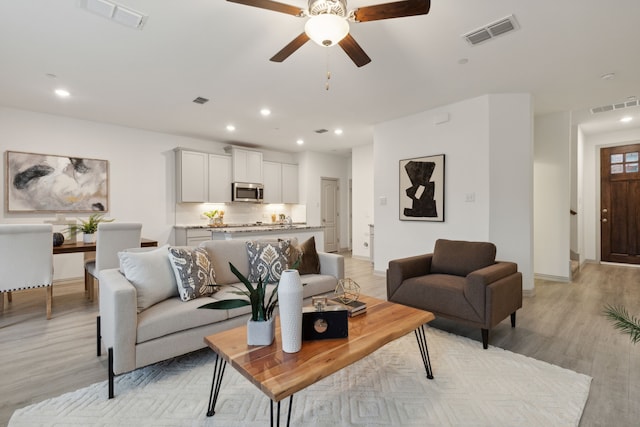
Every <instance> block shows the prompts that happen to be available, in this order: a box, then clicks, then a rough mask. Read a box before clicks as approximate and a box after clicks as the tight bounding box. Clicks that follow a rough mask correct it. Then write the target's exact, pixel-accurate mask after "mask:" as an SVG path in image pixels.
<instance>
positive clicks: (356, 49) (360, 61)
mask: <svg viewBox="0 0 640 427" xmlns="http://www.w3.org/2000/svg"><path fill="white" fill-rule="evenodd" d="M338 44H339V45H340V47H341V48H342V50H344V51H345V53H346V54H347V55H349V58H351V60H352V61H353V62H354V63H355V64H356V65H357V66H358V67H362V66H363V65H367V64H368V63H369V62H371V58H369V56H368V55H367V54H366V53H365V52H364V50H362V48H361V47H360V45H359V44H358V42H356V40H355V39H354V38H353V37H351V34H347V35H346V36H345V38H343V39H342V40H340V41H339V42H338Z"/></svg>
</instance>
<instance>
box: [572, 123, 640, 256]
mask: <svg viewBox="0 0 640 427" xmlns="http://www.w3.org/2000/svg"><path fill="white" fill-rule="evenodd" d="M639 142H640V128H634V129H628V130H624V131H620V132H611V133H606V134H598V135H585V136H584V162H583V169H584V170H583V176H584V181H583V186H584V189H583V201H584V210H583V211H584V215H583V216H584V220H583V221H584V224H583V232H584V258H585V260H591V261H600V148H602V147H611V146H616V145H626V144H637V143H639Z"/></svg>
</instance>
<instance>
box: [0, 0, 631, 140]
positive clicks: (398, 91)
mask: <svg viewBox="0 0 640 427" xmlns="http://www.w3.org/2000/svg"><path fill="white" fill-rule="evenodd" d="M283 2H284V3H288V4H292V5H296V6H298V7H302V8H304V7H306V3H305V2H304V1H303V0H283ZM381 2H384V0H379V1H376V0H351V1H350V2H349V4H348V6H349V9H353V8H355V7H358V6H364V5H370V4H375V3H381ZM80 3H81V2H80V1H79V0H56V1H51V0H1V1H0V105H4V106H8V107H15V108H20V109H26V110H32V111H39V112H45V113H51V114H59V115H64V116H71V117H77V118H82V119H88V120H96V121H100V122H107V123H114V124H119V125H125V126H131V127H137V128H143V129H150V130H156V131H159V132H166V133H171V134H178V135H186V136H193V137H197V138H203V139H207V140H212V141H221V142H232V143H238V144H245V145H250V146H251V145H255V146H260V147H269V148H272V149H277V150H282V151H292V152H295V151H302V150H314V151H327V152H337V153H345V152H348V151H349V148H350V147H353V146H358V145H362V144H368V143H371V142H372V140H373V136H372V129H373V125H375V124H376V123H379V122H383V121H387V120H391V119H395V118H399V117H403V116H407V115H410V114H413V113H417V112H420V111H424V110H428V109H431V108H434V107H437V106H441V105H446V104H448V103H452V102H456V101H460V100H463V99H468V98H472V97H475V96H479V95H483V94H486V93H504V92H530V93H532V94H533V96H534V101H535V112H536V114H545V113H551V112H557V111H569V110H570V111H574V113H575V114H574V117H578V118H579V120H580V122H581V123H584V129H585V130H586V131H587V132H608V131H611V130H616V129H623V128H624V127H625V126H626V127H638V126H640V107H632V108H628V109H626V110H621V111H618V112H613V113H602V114H598V115H591V114H589V113H587V111H588V109H589V108H590V107H597V106H601V105H605V104H612V103H616V102H620V101H624V100H626V99H627V98H628V97H629V96H640V55H638V47H637V45H636V42H637V39H638V37H637V27H638V19H639V18H640V2H638V1H637V0H615V1H614V2H603V1H601V0H598V1H596V0H562V1H550V0H549V1H540V0H537V1H532V0H432V4H431V11H430V12H429V14H428V15H424V16H416V17H408V18H398V19H391V20H384V21H374V22H366V23H355V24H351V34H352V35H353V37H354V38H355V39H356V40H357V41H358V42H359V44H360V45H361V46H362V48H363V49H364V50H365V51H366V52H367V54H368V55H369V56H370V57H371V59H372V62H371V63H370V64H368V65H366V66H364V67H362V68H357V67H356V66H355V65H354V64H353V63H352V62H351V61H350V60H349V58H348V57H347V56H346V54H345V53H344V52H343V51H342V50H341V49H340V48H339V47H337V46H335V47H332V48H323V47H320V46H317V45H315V44H313V42H308V43H307V44H305V45H304V46H303V47H302V48H300V49H299V50H298V51H297V52H295V53H294V54H293V55H291V56H290V57H289V58H288V59H287V60H286V61H285V62H283V63H274V62H270V61H269V58H270V57H271V56H273V55H274V54H275V53H276V52H277V51H279V50H280V49H281V48H282V47H283V46H284V45H285V44H287V43H288V42H289V41H291V40H292V39H293V38H294V37H296V36H297V35H298V34H300V33H301V32H302V31H303V27H304V19H302V18H296V17H293V16H290V15H285V14H281V13H277V12H272V11H268V10H264V9H257V8H253V7H248V6H243V5H239V4H235V3H229V2H227V1H224V0H120V1H118V2H117V3H119V4H122V5H124V6H127V7H130V8H132V9H134V10H137V11H140V12H142V13H144V14H146V15H148V20H147V22H146V24H145V26H144V28H143V29H142V30H137V29H131V28H128V27H126V26H123V25H120V24H118V23H115V22H112V21H109V20H107V19H105V18H103V17H101V16H98V15H95V14H92V13H90V12H88V11H87V10H85V9H83V8H81V7H80ZM510 14H513V15H515V17H516V19H517V21H518V22H519V24H520V29H518V30H517V31H514V32H512V33H509V34H506V35H503V36H501V37H498V38H496V39H494V40H491V41H489V42H486V43H484V44H480V45H477V46H470V45H468V44H467V43H466V41H464V40H463V39H462V37H461V35H462V34H464V33H467V32H469V31H471V30H474V29H477V28H479V27H481V26H484V25H486V24H489V23H491V22H494V21H496V20H498V19H501V18H503V17H505V16H507V15H510ZM463 58H466V59H467V60H468V63H466V64H460V63H459V61H460V60H461V59H463ZM327 69H329V70H330V71H331V80H330V89H329V90H328V91H327V90H325V79H326V72H327ZM605 73H615V78H613V79H611V80H604V79H601V78H600V76H601V75H603V74H605ZM47 74H53V75H55V76H57V77H50V76H47ZM57 87H65V88H66V89H68V90H69V91H70V92H71V94H72V96H71V97H70V98H68V99H65V100H61V99H58V98H56V97H55V96H53V90H54V89H55V88H57ZM198 96H202V97H205V98H209V99H210V101H209V102H208V103H207V104H204V105H198V104H195V103H193V102H192V100H193V99H194V98H196V97H198ZM263 107H268V108H270V109H271V110H272V114H271V116H270V117H268V118H264V117H262V116H261V115H260V113H259V110H260V109H261V108H263ZM622 113H624V114H626V115H632V116H634V118H635V120H634V121H633V122H631V123H630V124H627V125H622V124H620V123H619V122H618V121H617V120H618V118H619V116H621V115H622ZM589 122H590V123H589ZM229 123H233V124H234V125H235V126H236V128H237V129H236V131H235V132H233V133H229V132H228V131H227V130H226V129H225V127H226V125H227V124H229ZM338 127H339V128H342V129H344V134H343V135H341V136H336V135H334V134H333V132H327V133H325V134H321V135H320V134H316V133H315V132H314V130H316V129H320V128H325V129H328V130H330V131H332V130H333V129H334V128H338ZM298 138H303V139H304V141H305V144H304V145H303V146H298V145H296V143H295V141H296V139H298Z"/></svg>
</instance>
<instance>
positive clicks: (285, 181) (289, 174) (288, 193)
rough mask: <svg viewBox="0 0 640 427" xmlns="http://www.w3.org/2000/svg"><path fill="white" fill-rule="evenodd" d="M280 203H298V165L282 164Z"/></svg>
mask: <svg viewBox="0 0 640 427" xmlns="http://www.w3.org/2000/svg"><path fill="white" fill-rule="evenodd" d="M282 203H298V165H290V164H288V163H283V164H282Z"/></svg>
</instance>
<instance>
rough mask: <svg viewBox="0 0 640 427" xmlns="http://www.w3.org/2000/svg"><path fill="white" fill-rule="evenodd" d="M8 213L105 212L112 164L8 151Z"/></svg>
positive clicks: (6, 199)
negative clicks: (110, 165)
mask: <svg viewBox="0 0 640 427" xmlns="http://www.w3.org/2000/svg"><path fill="white" fill-rule="evenodd" d="M5 157H6V164H5V209H6V210H7V211H8V212H106V211H107V210H108V209H109V206H108V203H109V163H108V162H107V161H106V160H96V159H85V158H81V157H72V156H58V155H52V154H36V153H22V152H17V151H7V152H6V156H5Z"/></svg>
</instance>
